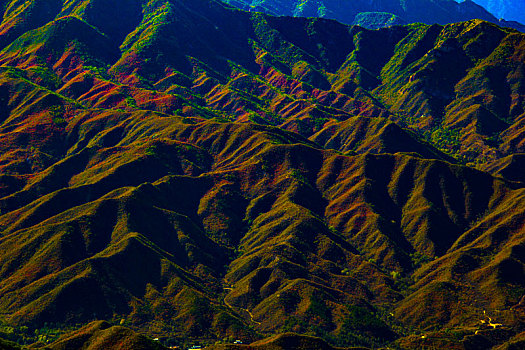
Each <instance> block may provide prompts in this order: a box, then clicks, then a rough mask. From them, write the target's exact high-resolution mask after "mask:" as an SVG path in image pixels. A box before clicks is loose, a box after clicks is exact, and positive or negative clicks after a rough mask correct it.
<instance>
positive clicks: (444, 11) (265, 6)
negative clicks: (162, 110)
mask: <svg viewBox="0 0 525 350" xmlns="http://www.w3.org/2000/svg"><path fill="white" fill-rule="evenodd" d="M222 1H223V2H225V3H227V4H230V5H232V6H235V7H238V8H241V9H244V10H250V11H258V12H265V13H269V14H272V15H276V16H296V17H325V18H332V19H335V20H338V21H339V22H342V23H346V24H350V25H352V24H358V25H361V26H364V27H368V28H378V27H387V26H390V25H392V24H400V23H414V22H422V23H428V24H434V23H439V24H448V23H454V22H461V21H467V20H471V19H482V20H485V21H489V22H493V23H497V24H499V25H501V26H504V27H511V28H515V29H518V30H520V31H525V26H523V25H521V24H519V23H515V22H507V21H500V20H499V19H498V17H496V16H494V15H492V14H491V13H490V12H489V11H487V10H486V9H485V8H483V7H482V6H480V5H478V4H476V3H474V2H473V1H472V0H465V1H463V0H458V1H455V0H222ZM476 1H477V2H480V3H481V2H504V0H476ZM511 2H516V3H518V2H519V3H520V4H522V3H525V0H511ZM521 6H522V7H523V5H521ZM363 13H366V15H363ZM508 18H510V17H508ZM524 22H525V20H524Z"/></svg>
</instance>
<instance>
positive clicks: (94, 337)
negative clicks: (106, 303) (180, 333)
mask: <svg viewBox="0 0 525 350" xmlns="http://www.w3.org/2000/svg"><path fill="white" fill-rule="evenodd" d="M44 349H49V350H66V349H86V350H103V349H104V350H117V349H134V350H135V349H136V350H163V349H167V348H166V347H164V346H162V345H161V344H160V343H159V342H157V341H153V340H151V339H148V338H146V337H145V336H143V335H141V334H137V333H135V332H133V331H132V330H131V329H128V328H125V327H119V326H111V325H110V324H108V323H107V322H105V321H97V322H92V323H90V324H88V325H86V326H85V327H83V328H81V329H79V330H78V331H75V332H73V333H70V334H68V335H66V336H64V337H62V338H61V339H59V340H57V341H56V342H54V343H52V344H50V345H48V346H46V347H45V348H44Z"/></svg>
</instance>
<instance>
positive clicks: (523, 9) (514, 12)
mask: <svg viewBox="0 0 525 350" xmlns="http://www.w3.org/2000/svg"><path fill="white" fill-rule="evenodd" d="M473 1H474V2H475V3H476V4H479V5H481V6H483V7H484V8H486V9H487V10H488V11H490V13H492V14H494V15H495V16H497V17H498V18H504V19H506V20H508V21H518V22H521V23H525V2H523V1H521V0H473Z"/></svg>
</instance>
